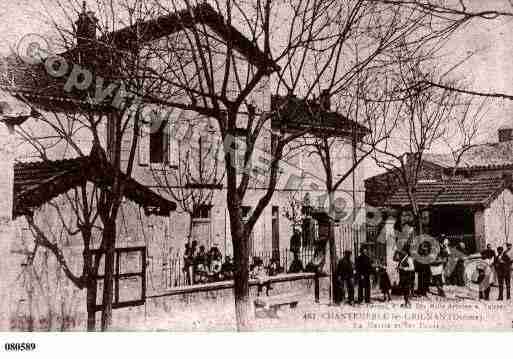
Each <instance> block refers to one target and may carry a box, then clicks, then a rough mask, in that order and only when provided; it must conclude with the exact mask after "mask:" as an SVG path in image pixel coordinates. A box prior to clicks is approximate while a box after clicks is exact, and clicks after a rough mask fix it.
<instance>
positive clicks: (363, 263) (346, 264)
mask: <svg viewBox="0 0 513 359" xmlns="http://www.w3.org/2000/svg"><path fill="white" fill-rule="evenodd" d="M377 272H379V271H376V269H375V268H374V266H373V263H372V260H371V258H370V257H369V255H368V254H367V250H366V248H365V247H362V248H361V249H360V255H359V256H358V257H357V258H356V260H355V263H354V265H353V262H352V260H351V251H349V250H346V251H344V255H343V257H342V258H341V259H340V260H339V261H338V263H337V269H336V281H335V286H334V291H333V299H334V302H335V303H336V304H340V303H341V302H343V301H344V300H346V301H347V303H348V304H353V303H354V299H355V298H354V294H355V293H354V286H355V283H356V284H357V285H358V301H357V303H362V302H363V301H365V303H370V291H371V280H370V278H371V275H373V274H375V273H377ZM385 273H386V272H385ZM379 278H380V288H381V287H382V286H383V291H384V293H388V295H389V296H390V288H388V290H386V288H385V286H386V283H385V282H384V280H385V279H386V278H388V276H387V277H386V278H385V277H383V278H381V276H379ZM382 281H383V282H382ZM389 282H390V280H389ZM388 287H390V283H389V284H388ZM346 293H347V299H345V298H346ZM385 295H386V294H385Z"/></svg>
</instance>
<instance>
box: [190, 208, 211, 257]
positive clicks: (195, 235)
mask: <svg viewBox="0 0 513 359" xmlns="http://www.w3.org/2000/svg"><path fill="white" fill-rule="evenodd" d="M211 212H212V205H207V204H200V205H197V206H195V208H194V210H193V212H192V228H191V231H192V232H191V237H192V239H193V240H195V241H197V242H198V244H200V245H204V246H205V247H207V248H209V247H210V246H211V245H212V230H211Z"/></svg>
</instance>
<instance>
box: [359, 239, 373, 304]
mask: <svg viewBox="0 0 513 359" xmlns="http://www.w3.org/2000/svg"><path fill="white" fill-rule="evenodd" d="M355 269H356V275H357V278H358V303H361V302H362V301H363V300H364V299H365V303H370V275H371V274H372V272H373V270H374V269H373V267H372V263H371V259H370V258H369V256H368V255H367V249H366V248H365V247H362V248H360V255H359V256H358V258H357V259H356V263H355Z"/></svg>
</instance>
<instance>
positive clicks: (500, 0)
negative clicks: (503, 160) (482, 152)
mask: <svg viewBox="0 0 513 359" xmlns="http://www.w3.org/2000/svg"><path fill="white" fill-rule="evenodd" d="M71 1H75V0H71ZM76 1H78V0H76ZM88 1H89V2H92V1H93V0H88ZM2 2H3V4H2V6H1V7H0V34H2V35H1V39H2V41H1V42H0V54H2V53H3V54H5V53H8V52H9V48H10V47H16V44H17V42H18V41H19V39H21V38H22V37H23V36H25V35H27V34H30V33H35V34H41V35H44V34H45V33H49V32H51V30H52V28H51V25H49V24H47V23H46V22H45V20H44V19H43V17H42V16H41V14H40V11H41V10H42V11H45V9H44V7H46V9H47V10H49V9H52V8H53V7H55V0H36V1H34V0H3V1H2ZM34 4H37V7H36V5H34ZM466 4H468V5H469V8H475V9H485V8H487V9H500V10H509V11H513V7H512V6H511V5H510V4H509V2H508V0H487V1H482V0H467V1H466ZM512 40H513V17H511V18H500V19H496V20H474V21H472V22H471V23H470V24H469V25H466V26H465V28H463V29H462V30H460V31H458V32H457V33H455V34H454V35H453V36H452V37H451V39H450V40H449V41H448V43H447V45H446V47H445V49H444V51H445V52H446V53H447V55H448V56H447V60H446V63H444V64H443V65H444V66H445V67H446V68H450V67H453V66H454V65H456V64H458V63H460V62H461V61H462V60H463V59H465V58H466V57H468V56H469V55H470V54H472V56H471V57H470V58H469V59H468V60H466V61H465V62H464V63H463V64H462V65H460V66H459V67H458V69H457V70H456V71H455V75H456V76H457V77H460V78H463V79H464V81H465V83H466V84H467V85H468V86H469V87H470V88H471V89H473V90H476V91H483V92H502V93H509V94H512V95H513V61H512V59H513V44H512ZM485 119H486V120H485V123H486V126H485V127H484V128H483V131H482V133H481V134H482V137H481V138H482V140H481V141H482V142H495V141H497V129H498V128H499V127H501V126H505V125H506V126H507V125H510V126H513V101H509V100H494V101H491V102H490V104H489V106H488V110H487V113H486V117H485Z"/></svg>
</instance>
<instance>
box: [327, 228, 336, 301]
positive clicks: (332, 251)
mask: <svg viewBox="0 0 513 359" xmlns="http://www.w3.org/2000/svg"><path fill="white" fill-rule="evenodd" d="M329 225H330V228H329V238H328V243H329V250H330V273H331V296H330V301H331V304H333V303H334V302H335V295H336V285H337V247H336V245H335V227H334V225H333V221H332V220H330V224H329Z"/></svg>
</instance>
